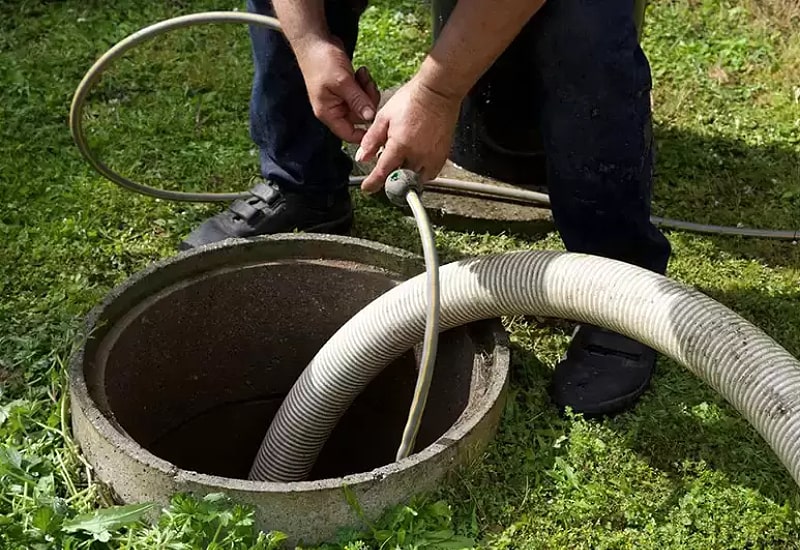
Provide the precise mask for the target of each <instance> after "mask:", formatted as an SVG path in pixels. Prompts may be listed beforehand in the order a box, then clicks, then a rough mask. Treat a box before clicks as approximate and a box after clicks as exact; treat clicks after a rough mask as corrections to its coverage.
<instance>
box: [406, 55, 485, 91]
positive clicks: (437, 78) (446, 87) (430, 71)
mask: <svg viewBox="0 0 800 550" xmlns="http://www.w3.org/2000/svg"><path fill="white" fill-rule="evenodd" d="M414 78H415V80H416V81H417V83H418V84H419V85H420V86H422V87H424V88H425V89H426V90H428V91H429V92H431V93H434V94H436V95H438V96H441V97H442V98H444V99H447V100H449V101H455V102H458V103H461V101H463V99H464V97H465V96H466V95H467V93H468V92H469V90H470V88H471V84H469V83H467V82H462V81H461V80H462V79H459V78H458V77H457V75H455V74H453V73H452V71H448V70H447V69H446V68H445V66H444V65H443V64H442V63H441V62H439V61H437V60H436V59H434V58H433V57H431V56H430V55H428V56H427V57H426V58H425V60H424V61H423V62H422V65H421V66H420V68H419V71H417V74H416V75H415V77H414Z"/></svg>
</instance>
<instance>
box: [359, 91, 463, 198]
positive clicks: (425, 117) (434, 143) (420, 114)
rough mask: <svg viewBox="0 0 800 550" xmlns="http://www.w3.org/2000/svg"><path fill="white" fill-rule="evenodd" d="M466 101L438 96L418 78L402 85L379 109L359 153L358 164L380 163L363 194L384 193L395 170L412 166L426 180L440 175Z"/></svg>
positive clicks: (440, 94) (364, 186)
mask: <svg viewBox="0 0 800 550" xmlns="http://www.w3.org/2000/svg"><path fill="white" fill-rule="evenodd" d="M460 106H461V98H459V97H456V96H448V95H445V94H442V93H439V92H437V91H435V90H433V89H432V88H430V87H429V86H427V85H426V84H425V83H424V82H422V81H421V80H420V79H419V78H418V77H415V78H414V79H412V80H411V81H409V82H408V83H407V84H405V85H404V86H402V87H401V88H400V89H399V90H398V91H397V92H396V93H395V94H394V95H393V96H392V98H391V99H390V100H389V101H387V102H386V105H384V107H383V108H382V109H381V110H380V111H378V114H377V115H376V116H375V121H374V123H373V124H372V126H370V128H369V130H367V133H366V134H365V135H364V137H363V138H362V140H361V146H360V147H359V150H358V153H356V160H357V161H359V162H363V161H369V160H372V159H373V158H375V156H376V155H377V154H378V151H379V149H380V148H381V147H382V148H383V152H382V153H381V154H380V155H378V162H377V165H376V166H375V168H374V169H373V170H372V172H371V173H370V174H369V176H367V178H366V179H365V180H364V182H363V183H362V184H361V189H362V191H364V192H366V193H375V192H377V191H380V190H381V188H382V187H383V185H384V182H385V181H386V178H388V177H389V174H391V173H392V172H393V171H394V170H397V169H398V168H408V169H410V170H414V171H415V172H417V173H418V174H419V175H420V177H421V179H422V181H423V182H424V181H430V180H432V179H434V178H435V177H436V176H438V175H439V172H440V171H441V169H442V167H443V166H444V163H445V161H446V160H447V156H448V154H449V152H450V146H451V143H452V140H453V132H454V128H455V125H456V121H457V119H458V112H459V108H460Z"/></svg>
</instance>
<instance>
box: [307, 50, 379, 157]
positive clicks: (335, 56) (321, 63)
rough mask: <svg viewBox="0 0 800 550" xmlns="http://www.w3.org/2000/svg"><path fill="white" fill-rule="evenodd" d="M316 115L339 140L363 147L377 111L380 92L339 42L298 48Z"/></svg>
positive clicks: (364, 68)
mask: <svg viewBox="0 0 800 550" xmlns="http://www.w3.org/2000/svg"><path fill="white" fill-rule="evenodd" d="M295 53H296V55H297V61H298V63H299V64H300V70H301V71H302V72H303V78H304V79H305V83H306V89H307V90H308V96H309V99H310V100H311V106H312V107H313V109H314V114H315V115H316V116H317V118H318V119H319V120H321V121H322V122H323V123H324V124H325V125H326V126H327V127H328V128H330V130H331V131H332V132H333V133H334V134H336V136H338V137H339V138H340V139H342V140H344V141H347V142H350V143H360V142H361V138H362V137H364V133H365V131H364V130H363V129H361V128H357V127H356V126H357V125H361V124H365V123H367V122H370V121H371V120H372V119H373V118H374V117H375V113H376V111H377V109H378V103H379V101H380V91H379V90H378V86H377V85H376V84H375V82H374V81H373V80H372V77H371V76H370V74H369V71H367V69H366V67H361V68H360V69H359V70H358V71H357V72H354V71H353V64H352V63H351V61H350V58H349V57H348V56H347V53H346V52H345V50H344V47H343V45H342V43H341V41H339V40H338V39H336V38H331V39H328V40H314V41H311V42H310V43H306V44H302V45H298V47H295Z"/></svg>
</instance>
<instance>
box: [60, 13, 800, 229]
mask: <svg viewBox="0 0 800 550" xmlns="http://www.w3.org/2000/svg"><path fill="white" fill-rule="evenodd" d="M208 23H244V24H247V25H257V26H260V27H266V28H268V29H272V30H275V31H278V32H282V28H281V25H280V23H279V21H278V20H277V19H275V18H273V17H269V16H266V15H260V14H256V13H247V12H234V11H230V12H228V11H212V12H201V13H192V14H189V15H182V16H179V17H173V18H171V19H166V20H164V21H160V22H158V23H155V24H153V25H150V26H148V27H145V28H143V29H140V30H138V31H136V32H135V33H133V34H131V35H130V36H128V37H126V38H124V39H123V40H121V41H120V42H118V43H117V44H115V45H114V46H113V47H112V48H111V49H109V50H108V51H107V52H106V53H104V54H103V55H102V56H101V57H100V58H99V59H98V60H97V61H96V62H95V63H94V64H93V65H92V66H91V68H90V69H89V70H88V71H87V72H86V74H85V75H84V77H83V79H82V80H81V82H80V84H79V85H78V87H77V88H76V90H75V94H74V96H73V98H72V105H71V106H70V112H69V127H70V131H71V132H72V138H73V140H74V141H75V145H77V147H78V150H79V151H80V152H81V154H82V155H83V157H84V158H85V159H86V161H87V162H88V163H89V164H90V165H91V166H92V167H93V168H94V169H95V170H97V171H98V172H99V173H100V174H102V175H103V176H105V177H106V178H107V179H108V180H110V181H112V182H114V183H116V184H117V185H120V186H122V187H124V188H125V189H128V190H130V191H134V192H136V193H141V194H143V195H147V196H149V197H154V198H157V199H163V200H168V201H179V202H180V201H188V202H219V201H231V200H236V199H243V198H247V197H249V196H250V195H249V194H248V193H187V192H182V191H168V190H166V189H158V188H155V187H151V186H149V185H145V184H143V183H139V182H135V181H133V180H131V179H129V178H126V177H125V176H123V175H121V174H119V173H117V172H115V171H114V170H112V169H111V168H110V167H108V166H107V165H106V164H105V163H104V162H103V161H101V160H100V159H98V158H97V155H95V154H94V152H92V150H91V147H89V143H88V141H87V139H86V135H85V133H84V130H83V111H84V109H85V107H86V100H87V99H88V97H89V92H90V91H91V89H92V87H94V86H95V85H96V84H97V82H98V81H99V80H100V76H101V75H102V73H103V71H105V70H106V69H107V68H108V67H109V66H110V65H111V63H112V62H113V61H115V60H116V59H118V58H119V57H121V56H122V55H123V54H125V53H126V52H127V51H129V50H131V49H132V48H135V47H136V46H138V45H139V44H141V43H142V42H145V41H146V40H150V39H152V38H155V37H156V36H159V35H161V34H164V33H166V32H169V31H172V30H175V29H180V28H184V27H190V26H194V25H202V24H208ZM363 180H364V178H363V177H362V176H353V177H351V178H350V185H352V186H358V185H360V184H361V182H362V181H363ZM426 185H429V186H430V187H432V188H436V189H438V190H440V191H443V192H445V193H452V194H460V193H478V194H480V195H483V196H485V197H486V198H487V199H490V200H496V201H502V200H514V201H522V202H529V203H531V204H536V205H540V206H548V205H549V204H550V198H549V197H548V196H547V195H546V194H544V193H537V192H535V191H528V190H526V189H515V188H507V187H499V186H497V185H490V184H486V183H480V182H473V181H461V180H455V179H448V178H437V179H435V180H433V181H431V182H429V183H428V184H426ZM652 220H653V223H655V224H656V225H659V226H661V227H666V228H672V229H681V230H684V231H692V232H696V233H707V234H720V235H738V236H743V237H758V238H762V239H780V240H791V241H796V240H798V238H800V229H797V230H790V229H778V230H773V229H751V228H747V227H728V226H719V225H706V224H700V223H693V222H686V221H683V220H673V219H670V218H657V217H653V218H652Z"/></svg>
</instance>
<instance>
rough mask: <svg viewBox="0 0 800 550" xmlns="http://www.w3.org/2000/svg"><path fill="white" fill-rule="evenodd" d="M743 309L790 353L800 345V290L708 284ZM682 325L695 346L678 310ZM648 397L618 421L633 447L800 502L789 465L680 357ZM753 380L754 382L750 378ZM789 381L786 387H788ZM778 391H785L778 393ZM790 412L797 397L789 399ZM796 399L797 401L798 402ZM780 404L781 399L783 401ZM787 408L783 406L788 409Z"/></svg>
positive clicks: (662, 465) (670, 466)
mask: <svg viewBox="0 0 800 550" xmlns="http://www.w3.org/2000/svg"><path fill="white" fill-rule="evenodd" d="M700 290H701V291H703V292H704V293H706V294H707V295H709V296H711V297H712V298H714V299H715V300H717V301H718V302H720V303H722V304H724V305H725V306H727V307H729V308H730V309H732V310H734V311H736V312H737V313H738V312H742V313H740V314H741V315H742V316H743V317H745V318H746V319H747V320H748V321H749V322H750V323H752V324H753V325H755V326H757V327H758V328H760V329H761V330H762V331H763V332H765V333H766V334H767V335H769V336H770V337H772V338H773V339H774V340H776V341H777V342H778V343H779V345H781V346H782V347H783V348H784V349H786V350H787V351H788V352H789V353H790V354H792V355H794V356H797V355H798V349H799V348H800V331H798V328H797V323H796V322H795V320H796V319H800V299H798V295H800V291H798V294H795V295H792V296H780V297H772V296H765V295H764V294H763V293H762V292H760V291H758V290H736V291H730V292H723V291H717V290H710V289H700ZM674 319H675V327H674V330H675V331H676V333H678V334H680V333H684V334H683V338H684V339H683V341H685V342H687V349H686V350H685V354H686V355H690V354H694V355H696V352H694V351H693V350H692V349H690V348H689V343H688V342H689V341H688V340H686V339H685V336H686V334H685V333H686V331H687V330H688V328H687V326H686V325H684V328H681V325H683V324H684V323H685V322H687V317H686V315H685V314H683V313H680V312H677V311H676V312H675V313H674ZM659 365H660V367H659V372H658V374H657V376H656V378H655V380H654V384H653V387H652V389H651V390H650V392H649V393H648V395H647V397H646V398H645V399H643V400H642V402H641V403H640V404H639V405H638V406H637V408H636V409H635V412H634V414H629V415H625V416H624V418H621V419H620V421H619V422H618V423H617V425H618V427H619V429H621V430H622V431H624V432H625V434H626V438H627V441H628V443H629V445H630V447H631V448H632V449H634V450H636V451H637V452H639V453H640V454H641V455H643V456H645V457H646V458H647V460H648V461H649V462H650V463H651V464H652V465H653V466H655V467H657V468H659V469H661V470H663V471H666V472H669V473H671V474H675V475H679V474H681V473H682V472H683V471H684V469H685V468H686V467H687V462H693V463H697V462H703V463H705V464H707V465H708V466H709V467H710V468H712V469H714V470H716V471H718V472H721V473H723V474H724V475H725V476H726V477H727V478H728V479H729V480H730V481H731V483H733V484H735V485H740V486H742V487H748V488H751V489H753V490H755V491H757V492H759V493H761V494H763V495H764V496H766V497H768V498H769V499H771V500H773V501H775V502H777V503H783V502H785V501H793V502H795V503H800V494H799V493H798V488H797V485H796V484H795V482H794V481H793V480H792V477H791V476H790V474H789V472H788V471H787V470H786V468H785V467H784V466H783V465H782V464H781V463H780V461H779V460H778V458H777V456H776V455H775V453H774V452H773V451H772V450H771V449H770V447H769V446H768V445H767V443H766V442H765V441H764V439H762V437H761V436H760V435H759V434H758V432H757V431H756V430H755V428H753V427H752V426H750V424H749V423H748V422H747V420H745V418H744V417H743V416H742V415H740V414H739V413H738V412H737V411H736V410H735V409H734V408H733V407H732V406H731V405H729V404H728V403H727V402H726V401H725V400H724V399H723V398H722V397H721V396H720V395H719V394H717V393H716V392H715V391H714V390H713V389H712V388H711V387H710V386H709V385H707V384H705V383H704V382H703V381H702V380H700V379H699V378H698V377H696V376H695V375H694V374H692V373H691V372H690V371H688V370H687V369H685V368H683V367H681V366H680V365H678V364H676V363H674V362H673V361H670V360H668V359H665V358H662V359H661V361H660V363H659ZM742 383H752V382H742ZM785 391H786V390H785V388H784V390H783V394H784V395H786V393H785ZM775 395H777V394H775ZM759 403H760V406H762V407H764V406H766V407H772V408H776V407H778V405H779V403H778V398H777V397H774V396H773V397H772V398H770V399H767V400H765V399H764V398H763V397H761V398H759ZM785 406H786V407H787V408H788V413H791V412H792V404H791V403H788V404H785ZM795 406H796V405H795ZM778 408H779V409H780V407H778ZM781 410H782V409H781Z"/></svg>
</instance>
